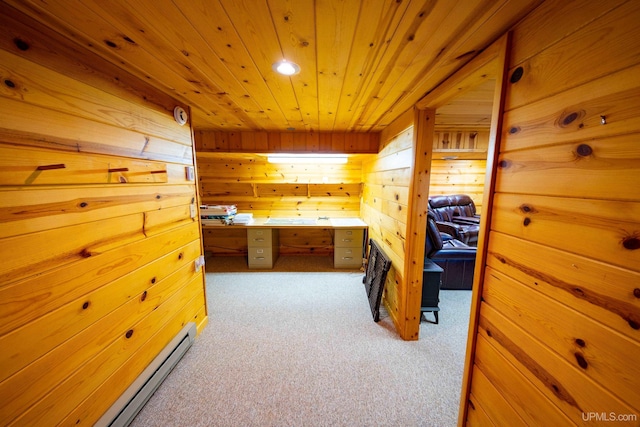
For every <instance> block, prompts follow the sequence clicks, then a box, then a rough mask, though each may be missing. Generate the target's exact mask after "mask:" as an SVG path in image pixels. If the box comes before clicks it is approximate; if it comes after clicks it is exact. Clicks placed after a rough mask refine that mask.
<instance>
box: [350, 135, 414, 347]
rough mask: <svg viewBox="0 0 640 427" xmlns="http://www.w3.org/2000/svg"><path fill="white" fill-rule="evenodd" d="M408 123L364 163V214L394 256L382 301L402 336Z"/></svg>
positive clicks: (410, 163)
mask: <svg viewBox="0 0 640 427" xmlns="http://www.w3.org/2000/svg"><path fill="white" fill-rule="evenodd" d="M409 126H410V127H409V128H406V129H404V130H402V131H400V133H398V134H394V135H389V134H386V133H383V135H382V136H381V142H380V145H381V149H380V152H379V153H378V155H377V156H375V157H374V158H371V159H368V160H366V161H364V162H363V165H362V170H363V177H364V180H363V181H364V189H363V196H362V207H361V216H362V218H363V219H364V221H365V222H366V223H367V224H368V225H369V237H370V238H371V239H374V240H375V241H376V242H377V243H378V244H379V245H380V247H381V248H382V250H383V251H384V252H385V253H386V254H387V255H388V256H389V257H390V258H391V261H392V265H391V270H389V273H388V274H387V281H386V283H385V290H384V294H383V303H384V304H385V307H386V308H387V311H388V312H389V315H390V316H391V317H392V319H393V321H394V324H395V325H396V328H397V330H398V332H399V333H400V334H401V336H402V335H403V332H402V331H403V330H404V329H405V322H406V318H405V317H406V313H405V311H406V307H405V304H406V301H407V297H408V289H407V284H406V283H405V280H404V274H405V273H404V264H405V240H406V230H407V212H408V206H409V186H410V184H411V175H412V167H413V157H412V155H411V146H412V144H413V126H411V124H409ZM403 338H405V339H409V337H404V336H403ZM411 339H415V337H413V338H411Z"/></svg>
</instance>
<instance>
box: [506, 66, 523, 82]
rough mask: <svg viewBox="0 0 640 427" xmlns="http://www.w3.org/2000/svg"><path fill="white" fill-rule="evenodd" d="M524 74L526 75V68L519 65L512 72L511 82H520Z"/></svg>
mask: <svg viewBox="0 0 640 427" xmlns="http://www.w3.org/2000/svg"><path fill="white" fill-rule="evenodd" d="M523 75H524V68H522V67H518V68H516V69H515V70H513V73H511V78H510V79H509V81H510V82H511V83H518V82H519V81H520V79H521V78H522V76H523Z"/></svg>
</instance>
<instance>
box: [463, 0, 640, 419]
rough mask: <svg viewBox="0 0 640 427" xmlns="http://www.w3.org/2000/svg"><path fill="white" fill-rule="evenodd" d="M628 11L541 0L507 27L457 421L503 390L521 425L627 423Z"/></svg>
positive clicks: (631, 258) (636, 277)
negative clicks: (485, 226)
mask: <svg viewBox="0 0 640 427" xmlns="http://www.w3.org/2000/svg"><path fill="white" fill-rule="evenodd" d="M567 10H572V11H573V12H575V13H572V14H571V17H570V18H569V17H568V16H567V13H566V11H567ZM639 21H640V7H639V5H638V3H637V2H632V1H626V2H622V1H620V2H609V3H606V4H603V3H601V2H597V1H588V2H584V1H581V2H578V1H570V2H568V3H567V2H560V1H555V0H553V1H547V2H545V3H543V4H542V5H541V6H540V7H539V8H538V9H536V10H535V11H534V12H532V13H531V14H530V15H529V16H527V18H525V20H523V21H522V22H521V23H519V24H518V25H517V26H516V27H515V28H514V32H513V46H512V52H511V55H510V57H511V63H510V64H509V77H510V79H509V82H508V83H507V97H506V105H505V112H504V115H503V117H502V118H503V120H504V126H503V128H502V133H501V135H500V142H499V148H498V150H499V152H498V161H497V162H496V170H495V171H494V173H495V187H494V188H492V189H485V191H493V192H494V193H495V194H494V198H493V203H492V206H490V207H489V210H490V215H491V229H490V231H489V233H488V236H487V244H486V257H485V258H484V260H483V261H484V265H483V266H482V270H483V273H484V274H483V275H482V278H483V280H482V281H481V282H479V283H476V284H474V291H475V292H478V293H479V295H480V296H481V298H476V299H474V301H477V304H478V306H477V307H475V308H474V310H477V313H478V319H477V322H476V321H475V320H476V319H473V318H472V323H471V328H470V335H469V336H470V339H471V340H472V345H471V346H470V347H469V348H470V349H471V352H470V353H469V354H468V355H467V364H466V366H465V382H466V383H467V384H468V385H467V386H466V387H465V389H463V393H462V399H461V413H460V418H459V424H460V425H464V424H469V425H476V424H477V425H484V424H483V423H484V422H485V421H487V420H486V419H483V418H482V417H481V415H486V418H488V419H489V420H488V421H489V422H491V423H495V424H496V425H498V424H500V423H501V421H502V418H501V413H500V412H501V410H502V409H503V407H502V405H501V404H500V402H503V401H506V402H507V403H508V404H509V406H510V407H512V408H513V409H514V410H515V411H516V412H517V413H518V414H519V416H520V417H522V419H523V420H525V421H526V423H527V424H529V425H533V424H539V423H540V422H542V423H545V424H547V423H548V424H554V425H574V424H575V425H585V424H594V425H602V424H606V423H611V421H614V420H613V418H615V417H618V416H620V417H622V418H621V420H620V422H617V423H616V424H620V425H638V422H639V421H640V395H638V392H637V390H640V375H639V373H638V372H636V367H635V366H636V364H637V363H636V361H637V360H639V359H640V332H639V331H640V318H639V316H640V315H639V313H640V290H639V289H638V283H640V240H639V238H638V236H640V221H639V220H638V218H640V205H639V202H638V194H639V193H638V185H637V182H638V179H639V178H640V159H639V153H640V152H639V151H638V147H637V140H638V138H639V137H640V126H638V124H639V123H640V122H638V117H637V113H636V111H637V107H638V98H639V97H638V94H639V93H640V92H639V90H640V79H638V75H639V74H638V70H639V68H638V67H640V60H639V58H640V44H639V43H638V40H640V38H638V25H637V22H639ZM476 271H478V270H476ZM473 343H475V345H474V344H473ZM479 372H481V374H480V375H479V374H478V373H479ZM507 378H509V379H510V381H511V382H507ZM476 382H479V384H480V386H483V387H484V386H486V385H487V384H488V383H489V384H491V385H492V386H493V387H494V388H495V389H496V390H498V392H499V394H500V396H501V397H500V399H495V403H494V402H493V401H483V402H482V403H481V405H476V403H475V400H476V399H478V395H477V393H474V390H476V389H478V387H479V385H478V384H476ZM477 406H481V409H482V412H479V411H478V410H477ZM527 408H528V409H527ZM479 414H480V415H479ZM590 417H591V418H590ZM612 417H613V418H612ZM589 419H590V421H589ZM540 420H544V421H540ZM615 421H618V420H615ZM478 422H480V424H478Z"/></svg>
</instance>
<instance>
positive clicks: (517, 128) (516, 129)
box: [509, 126, 522, 135]
mask: <svg viewBox="0 0 640 427" xmlns="http://www.w3.org/2000/svg"><path fill="white" fill-rule="evenodd" d="M521 130H522V129H520V126H511V127H510V128H509V134H511V135H515V134H516V133H518V132H520V131H521Z"/></svg>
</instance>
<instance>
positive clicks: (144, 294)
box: [140, 291, 147, 301]
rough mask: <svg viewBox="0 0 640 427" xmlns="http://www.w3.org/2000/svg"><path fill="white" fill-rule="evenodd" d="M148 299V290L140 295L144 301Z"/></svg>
mask: <svg viewBox="0 0 640 427" xmlns="http://www.w3.org/2000/svg"><path fill="white" fill-rule="evenodd" d="M146 299H147V291H144V292H143V293H142V295H140V301H144V300H146Z"/></svg>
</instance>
